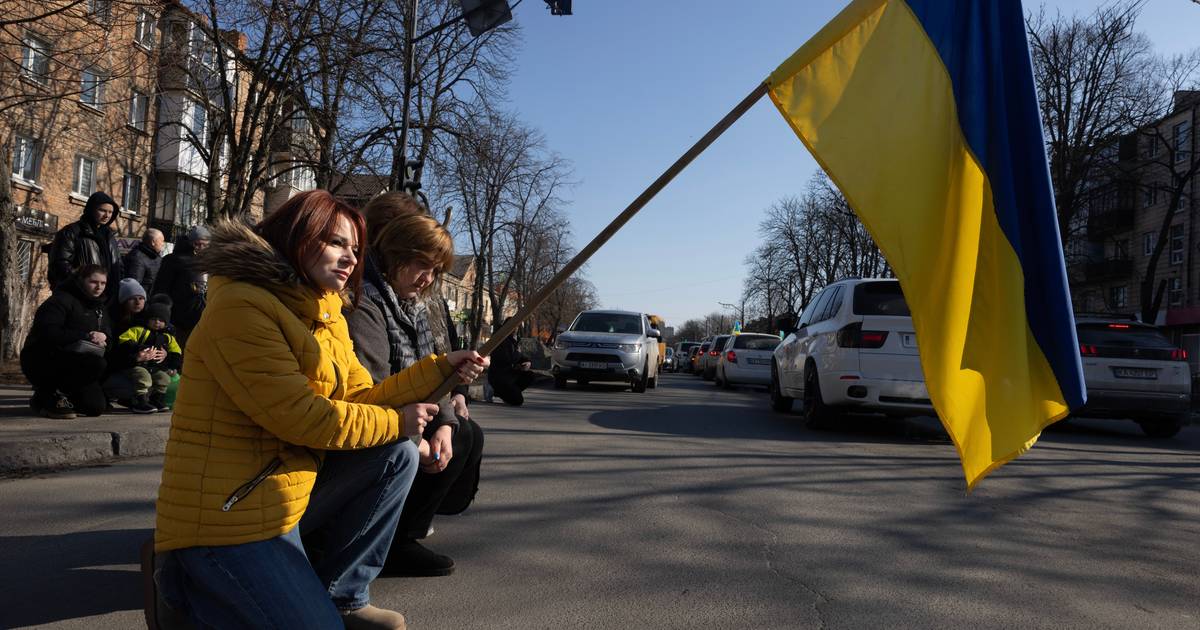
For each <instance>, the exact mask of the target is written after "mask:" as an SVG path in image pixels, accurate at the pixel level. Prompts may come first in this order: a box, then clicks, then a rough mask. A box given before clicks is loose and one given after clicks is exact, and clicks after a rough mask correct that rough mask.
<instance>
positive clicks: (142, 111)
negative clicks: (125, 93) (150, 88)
mask: <svg viewBox="0 0 1200 630" xmlns="http://www.w3.org/2000/svg"><path fill="white" fill-rule="evenodd" d="M149 110H150V96H149V95H147V94H144V93H142V92H139V91H138V90H134V91H133V98H131V99H130V100H129V125H130V126H131V127H134V128H137V129H141V130H142V131H145V130H146V115H147V112H149Z"/></svg>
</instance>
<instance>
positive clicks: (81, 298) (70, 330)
mask: <svg viewBox="0 0 1200 630" xmlns="http://www.w3.org/2000/svg"><path fill="white" fill-rule="evenodd" d="M107 284H108V276H107V274H106V273H105V271H104V269H103V268H102V267H100V266H99V265H95V264H92V265H86V266H84V267H82V268H81V269H80V270H79V271H77V272H76V273H75V277H74V279H73V280H68V281H66V282H62V283H60V284H59V285H58V287H57V288H55V289H54V293H53V294H51V295H50V298H49V299H47V300H46V301H45V302H43V303H42V305H41V306H39V307H38V309H37V313H35V314H34V316H33V327H32V328H31V329H30V331H29V336H28V337H26V339H25V345H24V346H23V347H22V348H21V371H22V372H23V373H24V374H25V378H26V379H28V380H29V383H30V384H31V385H33V398H32V399H30V401H29V405H30V407H32V408H33V410H34V412H35V413H37V414H39V415H44V416H47V417H49V418H63V419H70V418H74V417H75V416H76V413H82V414H84V415H87V416H98V415H100V414H102V413H104V411H105V409H106V408H107V406H108V401H107V400H106V399H105V397H104V390H103V389H101V387H100V379H101V377H102V375H103V374H104V371H105V368H106V367H107V363H106V361H105V352H106V350H107V347H108V345H109V343H110V342H112V341H114V340H113V339H112V325H111V324H110V322H109V319H108V308H107V306H106V305H105V301H104V291H105V288H106V285H107Z"/></svg>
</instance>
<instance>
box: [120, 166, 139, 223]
mask: <svg viewBox="0 0 1200 630" xmlns="http://www.w3.org/2000/svg"><path fill="white" fill-rule="evenodd" d="M121 209H122V210H125V211H126V212H132V213H133V214H139V213H141V211H142V176H141V175H135V174H133V173H130V172H129V171H126V172H125V179H124V180H123V181H122V183H121Z"/></svg>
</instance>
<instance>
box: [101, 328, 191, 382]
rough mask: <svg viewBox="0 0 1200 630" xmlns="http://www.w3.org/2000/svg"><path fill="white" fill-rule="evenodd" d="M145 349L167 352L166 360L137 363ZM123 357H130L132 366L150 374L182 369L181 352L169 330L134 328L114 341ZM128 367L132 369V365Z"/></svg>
mask: <svg viewBox="0 0 1200 630" xmlns="http://www.w3.org/2000/svg"><path fill="white" fill-rule="evenodd" d="M146 348H158V349H160V350H166V351H167V358H166V359H164V360H163V361H162V362H161V363H155V362H151V361H142V362H141V363H138V362H137V355H138V353H139V352H141V351H142V350H145V349H146ZM114 351H120V352H121V353H122V354H124V355H132V357H133V360H134V365H140V366H142V367H144V368H146V369H148V370H150V371H151V372H154V371H158V370H179V369H180V368H182V367H183V350H182V349H180V347H179V344H178V343H176V341H175V336H174V335H172V334H171V332H170V330H169V329H167V328H164V329H163V330H151V329H150V328H147V327H145V326H134V327H132V328H130V329H128V330H126V331H125V332H124V333H122V334H121V336H120V337H118V338H117V340H116V350H114ZM129 367H133V366H132V365H131V366H129Z"/></svg>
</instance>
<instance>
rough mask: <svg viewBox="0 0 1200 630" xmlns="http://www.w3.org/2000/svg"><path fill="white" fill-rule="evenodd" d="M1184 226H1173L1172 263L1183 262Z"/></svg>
mask: <svg viewBox="0 0 1200 630" xmlns="http://www.w3.org/2000/svg"><path fill="white" fill-rule="evenodd" d="M1183 249H1184V245H1183V226H1182V225H1172V226H1171V264H1172V265H1180V264H1183Z"/></svg>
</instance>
